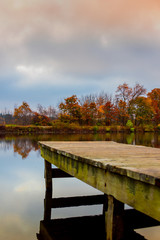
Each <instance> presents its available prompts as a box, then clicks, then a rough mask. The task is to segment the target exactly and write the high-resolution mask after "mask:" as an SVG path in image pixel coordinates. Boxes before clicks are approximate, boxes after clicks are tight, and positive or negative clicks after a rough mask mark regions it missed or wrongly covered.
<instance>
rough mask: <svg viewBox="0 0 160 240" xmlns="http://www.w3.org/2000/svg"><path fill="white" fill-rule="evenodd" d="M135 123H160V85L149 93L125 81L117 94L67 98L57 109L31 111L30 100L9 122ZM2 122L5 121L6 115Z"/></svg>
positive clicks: (92, 124) (15, 112)
mask: <svg viewBox="0 0 160 240" xmlns="http://www.w3.org/2000/svg"><path fill="white" fill-rule="evenodd" d="M128 120H129V121H130V122H132V124H133V125H134V126H140V125H144V124H152V125H154V126H157V125H158V124H160V88H154V89H153V90H152V91H150V92H148V93H147V91H146V89H145V88H144V87H143V86H142V85H140V84H138V83H137V84H135V86H134V87H130V86H129V85H128V84H127V83H123V84H122V85H119V86H118V87H117V90H116V92H115V95H114V96H111V95H109V94H108V93H100V94H90V95H86V96H83V97H81V98H78V97H77V96H76V95H72V96H71V97H67V98H65V99H64V100H63V101H62V102H61V103H60V104H59V106H58V110H56V108H54V107H52V106H49V107H48V108H45V107H42V105H40V104H39V105H38V106H37V111H32V110H31V108H30V106H29V105H28V103H27V102H23V103H22V105H21V106H19V107H15V108H14V113H13V114H10V122H7V123H14V124H20V125H29V124H34V125H52V124H53V122H55V121H59V122H63V123H69V124H70V123H75V124H78V125H81V126H84V125H85V126H86V125H88V126H94V125H97V126H111V125H122V126H125V125H126V124H127V122H128ZM0 123H1V124H5V123H6V122H5V118H4V115H3V114H1V115H0Z"/></svg>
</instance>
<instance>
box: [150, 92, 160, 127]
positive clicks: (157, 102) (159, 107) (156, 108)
mask: <svg viewBox="0 0 160 240" xmlns="http://www.w3.org/2000/svg"><path fill="white" fill-rule="evenodd" d="M147 96H148V98H149V99H150V100H151V104H152V107H153V112H154V113H153V114H154V116H153V121H154V123H155V124H156V125H158V124H159V123H160V88H154V89H153V90H152V91H151V92H149V93H148V94H147Z"/></svg>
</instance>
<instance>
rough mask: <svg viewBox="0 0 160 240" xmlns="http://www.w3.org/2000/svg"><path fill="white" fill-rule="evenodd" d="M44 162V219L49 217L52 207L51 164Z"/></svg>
mask: <svg viewBox="0 0 160 240" xmlns="http://www.w3.org/2000/svg"><path fill="white" fill-rule="evenodd" d="M44 164H45V173H44V176H45V185H46V192H45V200H44V220H50V219H51V209H52V165H51V163H49V162H48V161H46V160H45V161H44Z"/></svg>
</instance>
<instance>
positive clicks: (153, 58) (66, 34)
mask: <svg viewBox="0 0 160 240" xmlns="http://www.w3.org/2000/svg"><path fill="white" fill-rule="evenodd" d="M124 82H126V83H128V84H129V85H130V86H131V87H132V86H133V85H134V84H135V83H139V84H142V85H143V86H144V87H145V88H146V89H147V91H150V90H152V89H153V88H159V87H160V1H159V0H1V1H0V110H3V109H4V108H5V107H6V108H7V109H13V108H14V105H15V104H17V105H20V104H21V103H22V101H27V102H28V103H29V105H30V106H31V107H32V108H36V106H37V104H38V103H40V104H42V105H43V106H49V105H54V106H56V105H57V104H58V103H59V102H60V101H61V100H62V99H63V98H64V97H69V96H71V95H73V94H76V95H77V96H79V97H80V96H82V95H86V94H90V93H100V92H101V91H105V92H107V93H111V94H114V93H115V90H116V88H117V86H118V85H119V84H122V83H124Z"/></svg>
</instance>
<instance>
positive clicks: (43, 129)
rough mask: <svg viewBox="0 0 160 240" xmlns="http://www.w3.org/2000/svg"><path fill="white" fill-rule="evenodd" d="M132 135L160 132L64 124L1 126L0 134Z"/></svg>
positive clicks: (138, 128)
mask: <svg viewBox="0 0 160 240" xmlns="http://www.w3.org/2000/svg"><path fill="white" fill-rule="evenodd" d="M116 132H117V133H121V132H122V133H123V132H124V133H132V132H142V133H143V132H160V129H159V128H158V127H154V126H151V125H149V126H148V125H145V126H140V127H135V128H132V129H130V128H129V127H126V126H79V125H74V124H63V125H61V126H33V125H29V126H20V125H0V134H10V133H14V134H18V135H21V134H33V133H36V134H47V133H50V134H58V133H59V134H63V133H69V134H74V133H75V134H78V133H79V134H87V133H91V134H96V133H103V134H105V133H116Z"/></svg>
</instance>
